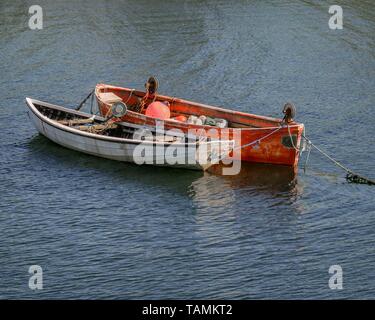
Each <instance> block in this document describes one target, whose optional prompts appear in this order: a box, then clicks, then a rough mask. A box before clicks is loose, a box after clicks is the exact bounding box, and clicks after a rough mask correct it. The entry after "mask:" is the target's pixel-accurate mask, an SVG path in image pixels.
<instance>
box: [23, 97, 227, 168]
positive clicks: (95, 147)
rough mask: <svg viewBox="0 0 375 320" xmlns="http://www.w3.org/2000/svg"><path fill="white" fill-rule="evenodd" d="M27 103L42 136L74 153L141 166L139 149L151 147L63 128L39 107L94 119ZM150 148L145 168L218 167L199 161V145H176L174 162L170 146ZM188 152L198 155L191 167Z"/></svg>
mask: <svg viewBox="0 0 375 320" xmlns="http://www.w3.org/2000/svg"><path fill="white" fill-rule="evenodd" d="M26 103H27V106H28V115H29V117H30V119H31V121H32V123H33V124H34V126H35V127H36V129H37V130H38V131H39V133H41V134H42V135H44V136H45V137H47V138H48V139H50V140H51V141H53V142H55V143H57V144H59V145H61V146H64V147H66V148H69V149H72V150H76V151H80V152H83V153H86V154H90V155H94V156H98V157H102V158H107V159H111V160H117V161H125V162H133V163H137V161H136V160H135V159H134V154H135V148H136V147H137V146H139V145H140V144H141V143H142V144H145V143H146V144H147V143H148V142H145V141H140V140H138V141H136V140H134V139H123V138H116V137H108V136H101V135H98V134H94V133H89V132H83V131H80V130H77V129H74V128H71V127H68V126H65V125H62V124H60V123H59V122H58V121H54V120H51V119H50V118H48V117H47V116H45V115H44V114H42V113H41V112H40V111H39V110H38V108H37V107H36V106H35V105H42V106H43V107H47V108H50V109H51V110H59V111H61V112H68V113H73V114H77V115H80V116H83V117H87V118H89V117H91V116H92V115H90V114H84V113H81V112H77V111H74V110H71V109H67V108H63V107H59V106H55V105H51V104H48V103H45V102H42V101H38V100H34V99H30V98H26ZM149 145H150V146H151V147H152V150H153V151H154V153H153V154H152V155H150V156H149V157H147V155H146V156H145V157H144V163H145V164H152V165H156V166H168V167H176V168H186V169H193V170H206V169H208V168H209V167H210V166H211V165H213V164H214V163H215V162H214V161H213V162H211V161H210V160H209V158H210V153H207V154H205V155H203V156H205V158H199V156H201V154H199V152H197V150H196V149H195V148H194V145H195V144H191V145H190V146H188V144H186V143H180V144H179V143H177V144H173V147H175V148H176V149H179V148H180V149H179V151H181V152H179V151H178V150H177V152H176V154H177V156H174V157H173V159H167V157H166V148H167V147H168V145H166V144H165V143H155V142H149ZM200 146H205V147H206V148H208V149H210V148H211V150H215V152H222V153H225V152H227V153H229V151H230V149H231V147H230V146H229V145H228V149H227V151H224V150H223V148H222V147H223V144H221V142H218V141H213V142H211V143H210V142H207V143H205V144H203V145H202V144H200ZM218 150H221V151H218ZM182 151H184V152H182ZM188 152H193V153H194V154H192V157H193V159H194V162H193V161H191V162H189V163H187V161H186V156H187V154H188ZM190 155H191V154H190ZM198 155H199V156H198ZM179 157H180V158H179ZM166 160H167V161H166ZM168 160H169V162H168Z"/></svg>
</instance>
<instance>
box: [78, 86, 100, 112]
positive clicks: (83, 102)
mask: <svg viewBox="0 0 375 320" xmlns="http://www.w3.org/2000/svg"><path fill="white" fill-rule="evenodd" d="M94 91H95V90H92V91H91V92H90V93H89V95H88V96H87V97H86V98H85V99H83V101H82V102H81V103H80V104H79V105H78V107H77V108H76V110H77V111H79V110H81V109H82V107H83V105H84V104H85V103H86V101H87V100H88V99H89V98H90V97H91V96H92V95H93V94H94Z"/></svg>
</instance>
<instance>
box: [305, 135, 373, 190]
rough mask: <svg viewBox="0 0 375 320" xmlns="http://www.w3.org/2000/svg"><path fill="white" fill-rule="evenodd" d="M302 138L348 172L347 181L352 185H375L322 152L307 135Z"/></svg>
mask: <svg viewBox="0 0 375 320" xmlns="http://www.w3.org/2000/svg"><path fill="white" fill-rule="evenodd" d="M302 137H303V138H304V139H305V140H306V141H307V142H308V143H309V145H310V146H312V147H314V148H315V149H316V150H318V151H319V152H320V153H321V154H322V155H323V156H325V157H326V158H328V159H329V160H331V161H332V162H333V163H334V164H335V165H337V166H338V167H340V168H341V169H343V170H345V171H346V180H347V181H349V182H351V183H360V184H368V185H375V181H374V180H371V179H369V178H366V177H363V176H361V175H359V174H357V173H355V172H353V171H352V170H350V169H348V168H347V167H345V166H344V165H342V164H341V163H340V162H338V161H337V160H335V159H333V158H332V157H331V156H329V155H328V154H327V153H326V152H324V151H323V150H321V149H320V148H319V147H317V146H316V145H315V144H313V143H312V142H311V140H310V139H308V138H306V137H305V135H302Z"/></svg>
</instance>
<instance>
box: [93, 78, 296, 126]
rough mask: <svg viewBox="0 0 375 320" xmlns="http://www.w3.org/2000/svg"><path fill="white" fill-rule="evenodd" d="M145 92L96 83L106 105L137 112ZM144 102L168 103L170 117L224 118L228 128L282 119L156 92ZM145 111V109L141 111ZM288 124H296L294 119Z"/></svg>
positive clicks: (264, 123) (275, 124) (276, 122)
mask: <svg viewBox="0 0 375 320" xmlns="http://www.w3.org/2000/svg"><path fill="white" fill-rule="evenodd" d="M145 94H146V93H145V92H143V91H137V90H134V89H128V88H120V87H113V86H108V85H98V86H97V88H96V96H97V98H98V99H99V100H100V101H101V102H103V103H104V104H106V105H111V104H112V103H115V102H123V103H125V104H126V105H127V106H128V108H129V110H131V111H135V112H139V105H140V103H141V101H142V99H143V98H144V97H145ZM145 100H146V104H149V103H151V102H153V101H160V102H164V103H168V105H169V109H170V112H171V118H174V117H178V116H185V117H189V116H191V115H194V116H197V117H199V116H201V115H205V116H207V117H212V118H216V119H217V118H219V119H225V120H226V121H227V123H228V127H229V128H269V127H278V126H279V125H280V124H281V123H282V119H277V118H270V117H265V116H258V115H253V114H248V113H244V112H239V111H232V110H228V109H223V108H219V107H212V106H208V105H204V104H200V103H195V102H191V101H186V100H182V99H178V98H173V97H168V96H163V95H159V94H156V95H154V96H152V97H150V98H146V99H145ZM142 113H143V114H144V113H145V110H143V112H142ZM289 124H290V125H293V124H296V123H295V122H294V121H293V122H291V123H289Z"/></svg>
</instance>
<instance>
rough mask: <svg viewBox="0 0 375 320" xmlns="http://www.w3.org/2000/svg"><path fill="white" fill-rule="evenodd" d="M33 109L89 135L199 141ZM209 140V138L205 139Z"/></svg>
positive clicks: (43, 107) (51, 109)
mask: <svg viewBox="0 0 375 320" xmlns="http://www.w3.org/2000/svg"><path fill="white" fill-rule="evenodd" d="M33 105H34V106H35V108H36V109H37V110H38V111H39V112H40V113H41V114H42V115H44V116H46V117H47V118H49V119H51V120H53V121H56V122H58V123H59V124H61V125H64V126H68V127H72V128H74V129H78V130H81V131H86V132H90V133H95V134H100V135H105V136H111V137H117V138H124V139H137V140H148V141H157V142H166V143H172V142H180V143H194V142H196V141H198V140H199V138H198V137H197V138H196V139H194V140H192V139H191V137H187V136H178V135H157V134H156V133H155V132H153V131H151V130H147V129H146V128H144V129H143V130H146V131H147V132H144V131H142V130H137V129H140V128H139V127H137V126H134V127H133V126H131V125H125V124H123V123H120V122H116V121H115V122H113V121H107V119H105V118H104V117H100V116H97V115H91V114H86V113H82V112H79V111H75V110H73V109H66V108H63V107H59V106H53V107H51V106H49V105H43V104H40V103H36V102H34V103H33ZM207 140H209V138H208V139H207Z"/></svg>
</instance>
